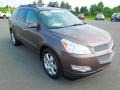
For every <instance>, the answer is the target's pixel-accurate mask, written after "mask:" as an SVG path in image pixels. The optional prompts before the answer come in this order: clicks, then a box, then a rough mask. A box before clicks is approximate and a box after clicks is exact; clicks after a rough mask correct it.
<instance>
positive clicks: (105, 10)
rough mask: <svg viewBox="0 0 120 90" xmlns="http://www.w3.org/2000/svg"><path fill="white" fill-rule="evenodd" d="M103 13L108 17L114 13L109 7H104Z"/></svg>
mask: <svg viewBox="0 0 120 90" xmlns="http://www.w3.org/2000/svg"><path fill="white" fill-rule="evenodd" d="M103 13H104V15H105V16H106V17H110V16H111V15H112V9H111V8H109V7H104V10H103Z"/></svg>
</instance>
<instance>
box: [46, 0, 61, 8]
mask: <svg viewBox="0 0 120 90" xmlns="http://www.w3.org/2000/svg"><path fill="white" fill-rule="evenodd" d="M48 6H50V7H59V5H58V2H57V1H56V2H51V1H50V2H49V4H48Z"/></svg>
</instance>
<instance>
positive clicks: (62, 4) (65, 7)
mask: <svg viewBox="0 0 120 90" xmlns="http://www.w3.org/2000/svg"><path fill="white" fill-rule="evenodd" d="M60 7H61V8H64V9H67V10H71V9H72V7H71V5H70V4H69V3H68V2H66V3H65V2H64V1H62V2H61V4H60Z"/></svg>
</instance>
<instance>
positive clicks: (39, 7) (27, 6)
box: [19, 5, 65, 10]
mask: <svg viewBox="0 0 120 90" xmlns="http://www.w3.org/2000/svg"><path fill="white" fill-rule="evenodd" d="M19 8H31V9H32V8H34V9H38V10H65V9H62V8H58V7H49V6H35V5H21V6H20V7H19Z"/></svg>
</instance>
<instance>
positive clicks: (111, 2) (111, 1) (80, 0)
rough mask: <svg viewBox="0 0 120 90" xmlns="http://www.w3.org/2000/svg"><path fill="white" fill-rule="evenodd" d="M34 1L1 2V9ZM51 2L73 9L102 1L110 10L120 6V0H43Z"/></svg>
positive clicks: (7, 0)
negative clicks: (68, 5) (66, 3)
mask: <svg viewBox="0 0 120 90" xmlns="http://www.w3.org/2000/svg"><path fill="white" fill-rule="evenodd" d="M33 1H37V0H0V7H1V6H6V5H10V6H14V7H18V6H19V5H25V4H30V3H32V2H33ZM49 1H53V2H54V1H58V2H59V3H60V2H61V1H64V2H68V3H69V4H70V5H71V6H72V7H73V8H74V7H75V6H79V7H81V6H87V7H88V8H89V7H90V6H91V5H93V4H98V3H99V2H100V1H102V2H103V3H104V5H105V6H108V7H110V8H113V7H115V6H118V5H120V0H43V2H44V3H45V4H48V2H49Z"/></svg>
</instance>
